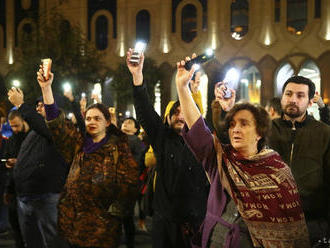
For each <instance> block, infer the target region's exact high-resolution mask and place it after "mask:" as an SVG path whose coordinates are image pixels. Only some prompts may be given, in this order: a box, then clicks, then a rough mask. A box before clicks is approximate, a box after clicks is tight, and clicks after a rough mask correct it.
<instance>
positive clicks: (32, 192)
mask: <svg viewBox="0 0 330 248" xmlns="http://www.w3.org/2000/svg"><path fill="white" fill-rule="evenodd" d="M8 99H9V101H10V102H11V103H12V104H13V105H15V106H16V107H17V108H18V111H19V112H20V113H21V115H22V117H23V118H24V120H25V121H26V122H27V123H28V124H29V127H30V131H29V132H28V134H27V136H26V137H25V139H24V141H23V142H22V144H21V147H20V150H19V153H18V156H17V161H16V164H15V166H14V173H13V175H14V177H13V178H14V184H15V191H16V194H17V200H18V211H19V217H20V225H21V230H22V234H23V238H24V241H25V243H26V247H27V248H36V247H38V248H39V247H40V248H49V247H62V244H61V241H60V239H59V237H58V236H57V231H56V229H57V203H58V199H59V193H60V192H61V191H62V189H63V185H64V182H65V179H66V175H67V171H68V167H67V165H66V164H65V162H64V160H63V158H62V157H61V156H60V154H59V153H58V152H57V151H56V149H55V147H54V145H53V142H52V138H51V135H50V132H49V130H48V128H47V126H46V123H45V120H44V118H43V116H42V115H40V114H38V113H37V112H36V111H35V110H34V109H33V108H31V107H30V106H29V105H27V104H25V103H24V97H23V92H22V91H21V90H20V89H15V88H12V89H11V90H9V92H8ZM42 108H43V106H41V104H39V105H38V106H37V110H38V112H40V113H42Z"/></svg>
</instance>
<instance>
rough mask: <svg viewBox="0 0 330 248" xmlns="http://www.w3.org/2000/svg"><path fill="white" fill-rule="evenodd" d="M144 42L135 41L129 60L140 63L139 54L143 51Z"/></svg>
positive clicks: (136, 63)
mask: <svg viewBox="0 0 330 248" xmlns="http://www.w3.org/2000/svg"><path fill="white" fill-rule="evenodd" d="M145 47H146V44H145V43H144V42H137V43H136V44H135V47H134V49H133V52H132V55H131V57H130V59H129V62H130V63H132V64H135V65H138V64H140V58H141V54H142V53H143V52H144V49H145Z"/></svg>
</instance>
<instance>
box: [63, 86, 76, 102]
mask: <svg viewBox="0 0 330 248" xmlns="http://www.w3.org/2000/svg"><path fill="white" fill-rule="evenodd" d="M63 95H64V96H65V97H66V98H68V100H69V101H70V102H73V101H74V97H73V94H72V89H71V88H70V89H66V90H64V92H63Z"/></svg>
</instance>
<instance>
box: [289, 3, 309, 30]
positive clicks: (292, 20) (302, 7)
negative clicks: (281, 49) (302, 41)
mask: <svg viewBox="0 0 330 248" xmlns="http://www.w3.org/2000/svg"><path fill="white" fill-rule="evenodd" d="M306 24H307V0H287V29H288V31H289V32H290V33H291V34H296V35H301V34H302V32H303V31H304V29H305V27H306Z"/></svg>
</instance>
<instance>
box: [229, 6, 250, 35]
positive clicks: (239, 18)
mask: <svg viewBox="0 0 330 248" xmlns="http://www.w3.org/2000/svg"><path fill="white" fill-rule="evenodd" d="M248 27H249V1H248V0H235V1H233V2H232V4H231V25H230V31H231V34H232V37H233V38H234V39H235V40H240V39H242V38H243V36H244V35H246V34H247V32H248Z"/></svg>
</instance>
